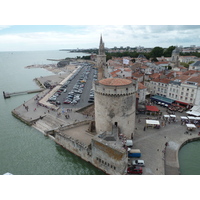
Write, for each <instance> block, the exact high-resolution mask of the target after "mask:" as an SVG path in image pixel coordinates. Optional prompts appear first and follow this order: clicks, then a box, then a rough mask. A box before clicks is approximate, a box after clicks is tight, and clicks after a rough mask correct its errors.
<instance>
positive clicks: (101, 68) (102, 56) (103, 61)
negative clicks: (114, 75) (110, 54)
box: [96, 35, 106, 80]
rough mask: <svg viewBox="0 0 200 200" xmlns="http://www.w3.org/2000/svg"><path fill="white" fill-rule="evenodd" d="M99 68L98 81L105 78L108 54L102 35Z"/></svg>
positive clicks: (98, 58) (98, 56)
mask: <svg viewBox="0 0 200 200" xmlns="http://www.w3.org/2000/svg"><path fill="white" fill-rule="evenodd" d="M96 65H97V68H98V80H101V79H102V78H103V77H104V68H105V66H106V54H105V48H104V43H103V40H102V35H101V37H100V44H99V53H98V55H97V63H96Z"/></svg>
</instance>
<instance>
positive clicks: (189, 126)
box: [186, 124, 196, 128]
mask: <svg viewBox="0 0 200 200" xmlns="http://www.w3.org/2000/svg"><path fill="white" fill-rule="evenodd" d="M186 126H187V128H196V126H195V125H194V124H186Z"/></svg>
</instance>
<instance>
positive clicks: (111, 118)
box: [94, 78, 137, 139]
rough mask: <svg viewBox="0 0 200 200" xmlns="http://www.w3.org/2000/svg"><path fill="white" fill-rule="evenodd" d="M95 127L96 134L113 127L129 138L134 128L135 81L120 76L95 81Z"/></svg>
mask: <svg viewBox="0 0 200 200" xmlns="http://www.w3.org/2000/svg"><path fill="white" fill-rule="evenodd" d="M94 87H95V127H96V132H97V134H103V133H106V134H108V133H109V132H110V133H112V132H113V128H114V127H115V128H116V127H117V128H119V132H120V133H122V134H124V135H125V136H126V137H127V138H129V139H131V138H132V137H133V135H134V130H135V101H136V91H137V83H134V82H133V81H132V80H128V79H122V78H107V79H102V80H99V81H97V82H95V86H94Z"/></svg>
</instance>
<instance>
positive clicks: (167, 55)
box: [164, 46, 176, 57]
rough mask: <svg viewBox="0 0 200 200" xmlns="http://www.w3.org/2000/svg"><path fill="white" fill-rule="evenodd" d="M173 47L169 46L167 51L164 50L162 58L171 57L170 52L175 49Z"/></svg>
mask: <svg viewBox="0 0 200 200" xmlns="http://www.w3.org/2000/svg"><path fill="white" fill-rule="evenodd" d="M175 48H176V47H175V46H170V47H168V48H167V49H165V50H164V56H165V57H171V55H172V51H173V50H174V49H175Z"/></svg>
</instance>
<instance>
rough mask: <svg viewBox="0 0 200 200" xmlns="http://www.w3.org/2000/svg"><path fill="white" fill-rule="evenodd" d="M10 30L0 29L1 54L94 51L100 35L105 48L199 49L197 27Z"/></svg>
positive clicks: (79, 27)
mask: <svg viewBox="0 0 200 200" xmlns="http://www.w3.org/2000/svg"><path fill="white" fill-rule="evenodd" d="M10 27H11V26H0V30H2V31H1V32H0V50H1V51H4V50H10V51H12V50H48V49H61V48H98V46H99V41H100V35H101V34H102V35H103V40H104V42H105V46H106V47H114V46H117V47H120V46H131V47H135V46H139V45H140V46H144V47H155V46H162V47H169V46H171V45H183V46H187V45H192V44H195V45H197V46H198V45H200V44H199V35H200V26H194V25H181V26H178V25H81V26H73V25H70V26H58V27H56V26H54V27H43V30H42V31H39V29H38V27H37V31H36V30H34V26H33V27H30V26H29V27H28V28H29V30H27V27H22V28H23V30H22V29H20V30H21V31H20V30H19V27H17V26H16V27H15V29H14V30H15V32H14V31H11V30H13V29H11V28H10ZM9 28H10V29H9ZM12 28H13V27H12ZM30 28H32V29H33V30H30ZM35 28H36V27H35ZM39 28H40V27H39ZM45 28H46V29H45ZM47 28H48V29H47ZM16 29H17V31H16Z"/></svg>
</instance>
